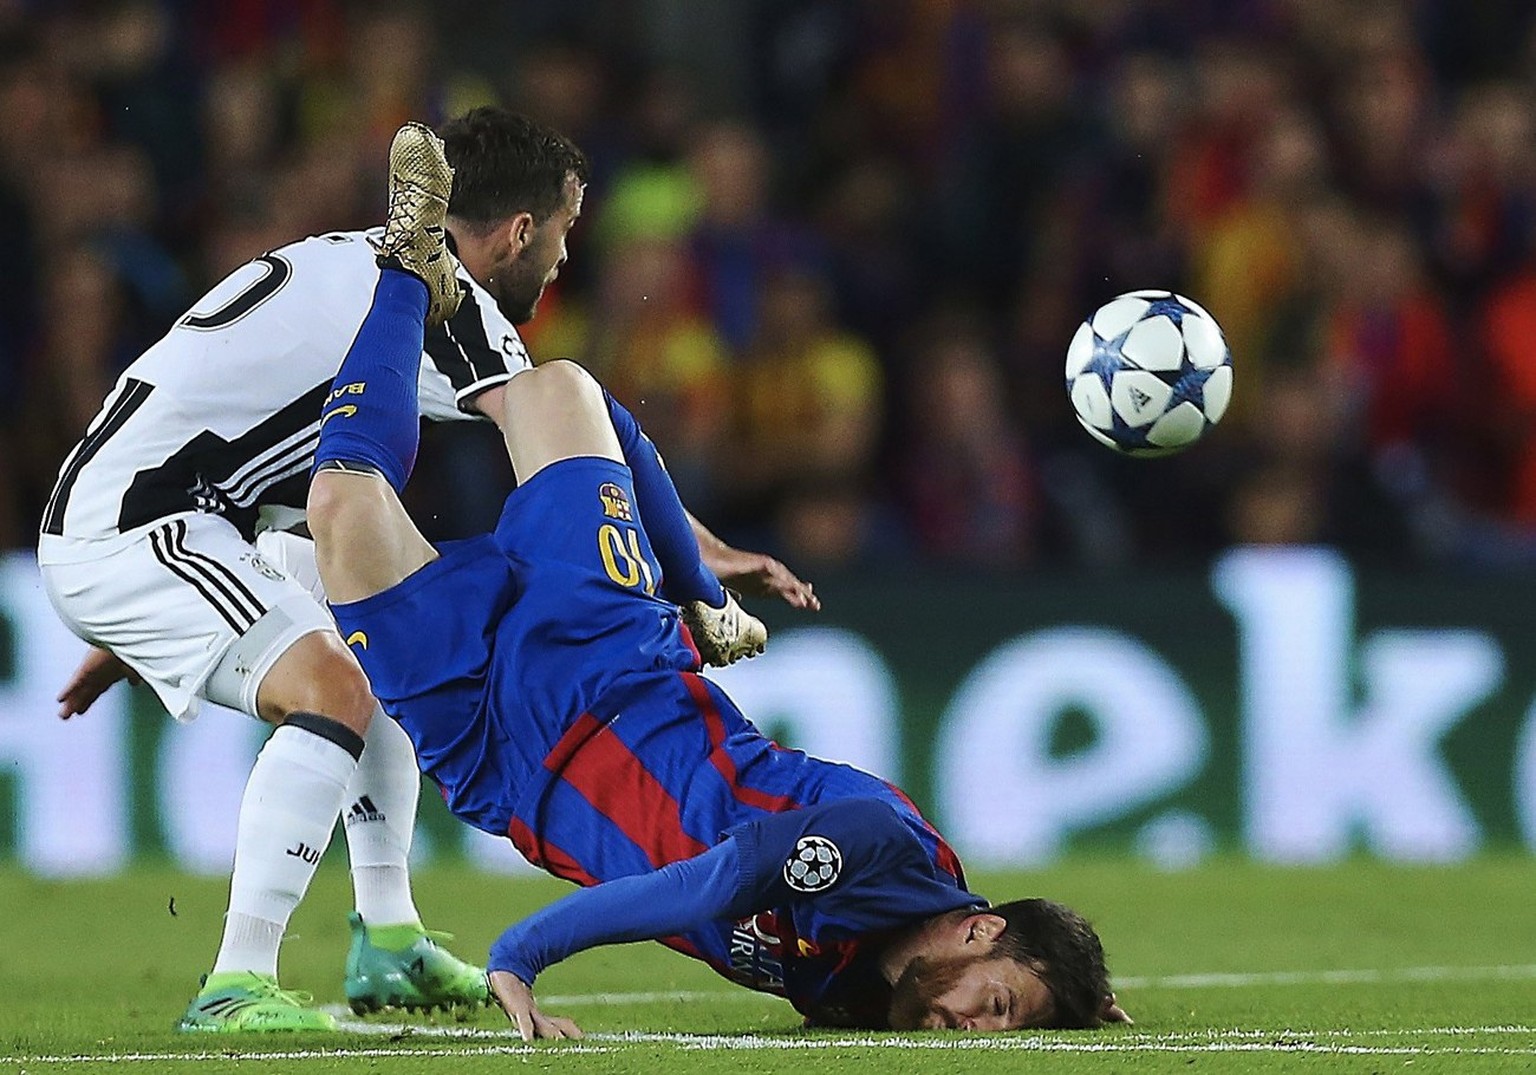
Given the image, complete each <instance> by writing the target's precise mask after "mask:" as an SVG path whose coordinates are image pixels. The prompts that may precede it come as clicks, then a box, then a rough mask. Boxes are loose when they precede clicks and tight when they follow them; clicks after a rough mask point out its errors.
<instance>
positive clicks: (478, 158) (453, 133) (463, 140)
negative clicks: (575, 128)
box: [438, 106, 587, 226]
mask: <svg viewBox="0 0 1536 1075" xmlns="http://www.w3.org/2000/svg"><path fill="white" fill-rule="evenodd" d="M438 133H439V134H441V135H442V138H443V151H444V154H445V155H446V156H447V158H448V163H449V164H450V165H451V166H452V167H453V193H452V195H450V197H449V199H448V212H449V213H450V214H451V215H453V216H456V217H458V218H459V219H461V220H464V221H467V222H468V223H470V224H472V225H476V226H488V225H491V224H494V223H496V222H497V221H500V220H505V219H507V218H508V217H512V216H516V215H517V214H518V213H532V214H533V218H534V220H535V221H537V222H540V223H542V222H543V221H544V220H546V219H548V218H549V216H550V215H551V214H552V213H554V211H555V210H556V209H559V208H560V205H561V202H562V201H563V200H564V198H565V177H566V176H568V175H572V174H574V175H575V176H576V180H577V182H580V183H585V182H586V181H587V158H586V156H585V154H583V153H582V152H581V150H579V149H577V148H576V145H575V144H574V143H573V142H571V140H570V139H568V138H566V137H565V136H564V135H562V134H559V133H557V132H556V131H553V130H551V129H550V128H548V127H545V126H543V125H542V124H539V123H535V122H534V121H533V120H531V119H529V118H528V117H527V116H519V115H517V114H516V113H513V112H508V111H507V110H506V109H504V108H492V107H488V106H487V107H483V108H476V109H472V110H471V111H469V112H466V113H465V114H464V115H462V116H459V117H458V118H457V119H451V120H449V121H448V122H447V123H445V124H444V125H443V128H442V130H441V131H439V132H438Z"/></svg>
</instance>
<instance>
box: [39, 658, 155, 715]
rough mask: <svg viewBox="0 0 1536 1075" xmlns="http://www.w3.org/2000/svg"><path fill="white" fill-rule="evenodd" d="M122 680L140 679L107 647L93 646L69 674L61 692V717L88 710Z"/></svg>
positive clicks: (59, 701) (132, 680) (135, 680)
mask: <svg viewBox="0 0 1536 1075" xmlns="http://www.w3.org/2000/svg"><path fill="white" fill-rule="evenodd" d="M121 679H126V680H127V681H128V682H130V683H137V682H139V677H138V676H137V675H136V674H135V673H134V671H133V669H131V668H129V667H128V666H127V665H126V664H124V663H123V662H122V661H120V660H118V659H117V658H116V657H114V656H113V655H112V654H111V653H108V652H107V651H106V650H104V649H98V648H96V647H95V646H92V647H91V650H90V652H89V653H87V654H86V655H85V660H83V661H81V662H80V667H79V668H76V669H75V674H74V675H72V676H70V677H69V682H68V683H66V684H64V689H63V690H61V691H60V692H59V697H58V699H57V701H58V703H59V719H60V720H68V719H69V718H70V717H73V716H75V715H77V714H79V713H84V712H85V711H86V710H87V709H89V708H91V706H92V705H94V704H95V702H96V699H98V698H100V697H101V696H102V695H103V694H105V693H106V692H107V688H108V687H111V686H112V684H114V683H116V682H117V681H118V680H121Z"/></svg>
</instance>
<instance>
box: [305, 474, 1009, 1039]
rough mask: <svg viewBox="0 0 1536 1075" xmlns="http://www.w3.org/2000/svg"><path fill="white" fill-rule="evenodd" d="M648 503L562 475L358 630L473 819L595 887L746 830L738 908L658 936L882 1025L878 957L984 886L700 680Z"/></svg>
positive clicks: (610, 483)
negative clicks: (651, 528) (639, 505)
mask: <svg viewBox="0 0 1536 1075" xmlns="http://www.w3.org/2000/svg"><path fill="white" fill-rule="evenodd" d="M633 500H634V498H633V492H632V489H631V486H630V478H629V472H628V470H627V469H626V468H624V467H623V466H622V465H620V464H618V463H614V462H611V461H608V460H604V459H597V458H581V459H574V460H567V461H565V462H562V463H557V464H555V465H553V466H550V467H546V468H545V469H544V470H541V471H539V472H538V473H537V474H535V475H534V476H533V478H532V479H531V480H530V481H528V482H527V483H525V484H524V485H523V486H521V487H520V488H518V489H517V490H516V491H514V492H513V493H512V494H511V496H510V497H509V498H508V500H507V505H506V508H505V510H504V512H503V514H502V518H501V520H500V522H499V524H498V527H497V529H496V531H495V532H494V533H493V534H490V535H486V536H484V537H482V538H477V539H473V540H471V541H469V542H461V543H456V544H451V545H447V546H444V547H442V549H441V553H442V555H441V556H440V558H439V559H438V560H436V561H434V562H433V563H431V564H428V565H427V566H426V567H425V568H423V569H422V570H421V571H419V572H417V573H416V574H415V575H412V576H411V577H410V578H408V579H406V580H405V581H404V582H402V583H401V584H400V585H399V586H396V587H395V588H393V589H391V590H387V591H385V592H383V593H381V594H378V595H376V596H374V597H371V598H368V599H366V600H365V601H361V602H356V603H353V604H347V605H338V606H335V607H334V612H335V615H336V618H337V622H338V624H339V625H340V627H341V630H342V634H343V637H344V638H347V639H349V640H353V639H365V640H366V645H365V646H360V645H358V644H356V643H354V646H353V649H354V652H356V653H357V654H358V656H359V658H360V659H361V661H362V663H363V666H364V668H365V669H366V670H367V672H368V674H369V677H370V679H371V680H372V683H373V686H374V690H375V693H376V694H377V695H378V697H379V699H380V701H381V702H382V703H383V705H384V707H385V709H386V711H388V712H389V713H390V714H391V715H392V716H394V717H396V718H397V719H398V720H399V721H400V722H401V724H402V725H403V726H404V727H405V729H406V730H407V732H409V733H410V735H411V738H412V741H413V742H414V743H415V746H416V751H417V756H418V759H419V761H420V764H421V766H422V769H423V771H424V772H426V773H427V774H428V775H429V776H430V777H431V778H432V779H433V780H434V781H436V782H437V784H438V785H439V787H440V788H441V790H442V792H443V795H444V798H445V800H446V801H447V803H448V805H449V807H450V808H451V809H452V810H453V811H454V813H455V814H457V815H459V816H460V817H461V818H463V819H464V820H466V821H468V822H470V823H471V824H474V825H476V826H477V827H479V828H481V829H483V830H485V831H487V832H492V833H496V834H498V835H506V836H508V837H510V838H511V840H512V841H513V843H514V844H515V845H516V846H517V848H518V849H519V851H521V852H522V854H523V855H524V856H525V857H526V858H527V859H528V860H529V861H530V862H532V863H534V864H535V865H538V866H541V867H543V868H544V869H546V870H548V871H550V872H551V873H553V874H555V875H556V876H559V877H563V878H566V879H568V880H570V881H573V882H575V883H577V884H580V885H584V886H592V885H596V884H599V883H600V882H604V881H610V880H613V879H615V878H628V877H634V876H636V875H642V874H648V873H651V872H654V871H657V870H659V869H660V868H662V867H665V866H667V865H668V864H670V863H677V862H680V861H682V860H689V859H693V858H695V857H696V856H700V855H702V854H704V853H705V852H708V851H709V850H710V849H711V848H714V847H716V846H717V845H719V844H721V843H722V842H723V841H727V840H730V841H733V842H734V844H735V848H736V850H737V851H738V853H739V855H740V870H739V875H737V876H736V878H735V880H734V881H733V882H732V883H733V884H734V885H735V886H736V887H737V888H738V889H739V891H735V892H733V893H731V897H732V898H731V900H730V901H729V902H730V904H731V906H733V907H735V908H737V909H738V910H740V911H741V912H742V913H740V914H738V915H735V916H732V917H724V918H717V919H709V920H706V921H700V922H695V923H690V924H689V925H688V927H687V928H683V929H679V930H678V931H676V932H675V933H672V934H670V935H668V936H666V937H664V938H661V939H662V941H663V943H665V944H667V945H669V946H670V947H672V948H674V949H676V950H678V951H681V952H684V953H686V954H688V955H690V956H693V957H695V958H698V959H701V960H703V961H704V962H706V963H708V964H709V965H710V966H711V967H713V968H714V969H715V970H716V971H718V972H719V973H720V974H722V975H724V976H726V977H727V978H729V979H731V980H732V981H734V982H737V983H739V984H741V985H744V986H748V987H750V988H753V989H759V990H764V991H767V992H772V993H776V994H779V995H782V996H785V997H787V998H788V999H789V1000H790V1001H791V1002H792V1003H793V1004H794V1005H795V1006H796V1007H797V1008H798V1009H799V1010H800V1011H801V1012H802V1013H804V1014H805V1015H807V1016H808V1017H809V1018H811V1019H812V1020H813V1021H815V1022H819V1023H827V1024H838V1025H882V1020H883V1018H884V1010H885V1004H886V1001H887V1000H888V995H889V987H888V985H886V983H885V982H884V980H883V979H882V978H880V976H879V974H878V971H877V969H876V968H875V967H874V966H873V959H872V957H871V952H872V951H873V950H874V949H875V948H877V947H878V946H879V944H880V943H882V942H883V941H885V940H887V939H889V937H890V936H891V934H892V933H893V932H894V931H896V930H899V929H901V928H903V927H906V926H910V925H912V924H915V923H916V922H919V921H922V920H924V919H926V918H929V917H932V916H933V915H935V914H941V913H944V912H946V911H951V910H955V909H959V908H968V907H979V906H984V905H985V901H984V900H982V899H980V898H979V897H977V896H975V895H973V894H972V893H970V892H969V891H967V889H966V887H965V882H964V878H963V875H962V873H961V869H960V864H959V862H958V861H957V859H956V857H955V855H954V853H953V851H951V850H950V848H949V847H948V845H947V844H946V843H945V842H944V841H943V840H942V839H941V838H940V837H939V835H938V833H937V832H935V831H934V829H933V827H932V826H931V825H929V824H928V823H927V821H925V820H924V819H923V817H922V815H921V814H920V813H919V812H918V810H917V809H916V807H914V806H913V804H912V803H911V802H910V801H909V800H908V799H907V798H906V796H905V795H903V794H902V793H901V792H900V791H899V790H898V789H897V788H895V787H894V786H892V785H890V784H888V783H886V782H885V781H883V780H881V779H879V778H878V777H876V776H873V775H871V774H869V773H866V772H864V771H862V770H859V769H856V768H853V767H851V766H847V765H841V764H836V763H832V762H827V761H823V760H820V759H817V758H813V757H810V756H808V755H806V754H804V753H801V752H799V751H795V750H787V749H784V748H782V747H780V746H778V745H777V744H775V743H773V742H771V741H770V740H768V739H767V738H765V737H764V736H762V735H761V734H760V733H759V732H758V731H757V730H756V729H755V728H754V727H753V726H752V724H751V723H750V722H749V721H748V720H747V719H746V718H745V717H744V716H743V715H742V714H741V713H740V712H739V711H738V710H737V708H736V706H735V705H734V703H732V702H731V700H730V698H729V697H728V696H726V694H725V693H724V692H723V691H722V690H721V689H720V688H719V687H718V686H717V685H715V684H714V683H712V682H710V681H709V680H708V679H706V678H704V677H703V676H700V675H699V674H698V673H697V668H698V655H697V652H696V651H695V649H694V647H693V645H692V642H691V640H690V639H689V637H688V634H687V631H686V628H684V627H683V626H682V624H681V623H680V621H679V618H678V613H677V610H676V608H675V607H674V606H672V605H671V604H669V603H668V602H666V601H664V600H662V599H661V598H659V597H658V596H656V594H657V589H658V586H659V583H660V577H659V576H660V571H659V568H658V567H657V565H656V562H655V558H654V555H653V554H652V553H651V550H650V546H649V542H648V541H647V540H646V537H645V533H644V530H643V527H642V524H641V520H639V518H638V516H637V513H636V511H635V507H634V504H633Z"/></svg>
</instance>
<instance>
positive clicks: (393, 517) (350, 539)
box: [309, 469, 437, 603]
mask: <svg viewBox="0 0 1536 1075" xmlns="http://www.w3.org/2000/svg"><path fill="white" fill-rule="evenodd" d="M309 529H310V532H311V533H312V534H314V536H315V552H316V559H317V561H318V563H319V568H320V578H321V580H322V581H323V582H324V584H325V592H326V593H327V594H328V595H329V597H330V599H331V600H332V601H333V602H338V603H340V602H348V603H350V602H354V601H361V600H363V599H365V598H368V597H372V596H374V595H375V594H379V593H383V592H384V591H386V590H389V589H390V588H392V587H394V586H396V585H398V584H399V583H401V582H402V581H404V580H405V579H406V578H407V577H408V576H409V575H411V574H413V573H414V572H416V571H417V570H419V569H420V568H421V567H422V566H424V565H426V564H428V563H431V562H432V561H433V560H434V559H436V557H437V550H435V549H434V548H433V547H432V544H431V542H429V541H427V539H426V538H424V537H422V535H421V531H419V530H417V529H416V524H415V523H414V522H412V521H411V517H410V515H408V514H407V513H406V510H405V507H404V505H402V504H401V503H400V498H399V496H397V495H396V493H395V491H394V489H392V488H391V487H390V485H389V483H388V482H386V481H385V480H384V479H383V478H382V477H380V476H379V475H378V474H377V473H374V472H357V471H351V470H336V469H330V470H321V471H319V472H318V473H317V474H316V475H315V476H314V479H313V480H312V481H311V482H310V485H309Z"/></svg>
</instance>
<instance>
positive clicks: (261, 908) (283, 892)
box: [213, 724, 357, 975]
mask: <svg viewBox="0 0 1536 1075" xmlns="http://www.w3.org/2000/svg"><path fill="white" fill-rule="evenodd" d="M356 769H357V762H356V760H355V759H354V758H353V757H352V755H351V754H350V753H349V752H348V751H347V750H346V749H345V748H344V747H340V746H338V745H336V744H335V743H333V742H331V741H330V740H329V739H326V738H324V737H323V736H320V735H316V734H315V733H314V732H311V731H308V730H306V729H304V728H297V727H294V726H293V725H289V724H285V725H283V726H281V727H280V728H278V729H277V730H276V731H275V732H273V733H272V736H271V738H269V739H268V740H267V743H266V746H264V747H262V748H261V753H260V754H258V755H257V756H256V764H255V765H254V766H252V767H251V775H250V779H248V780H247V781H246V782H245V795H244V797H243V798H242V799H241V800H240V824H239V827H238V829H237V830H236V837H235V871H234V876H233V877H231V878H230V882H229V913H228V914H227V915H226V916H225V920H224V939H223V941H222V942H221V943H220V945H219V955H218V958H217V960H215V962H214V964H213V972H214V973H215V974H220V973H223V972H224V971H235V970H246V971H255V972H256V973H258V974H271V975H276V974H277V946H278V943H279V942H280V941H281V940H282V937H283V931H284V930H286V929H287V928H288V918H289V916H290V915H291V914H293V909H294V908H295V907H297V906H298V904H299V900H300V899H302V898H303V896H304V890H305V889H306V888H308V887H309V880H310V878H311V877H313V876H314V875H315V866H316V864H317V863H319V861H320V856H321V854H323V853H324V851H325V847H326V845H327V844H328V843H330V840H331V832H332V830H334V829H335V828H336V815H337V813H338V812H339V811H340V809H341V803H342V797H343V795H344V794H345V792H346V788H347V782H348V781H349V780H351V778H352V774H353V773H354V772H355V771H356Z"/></svg>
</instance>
